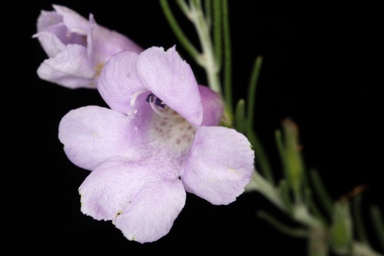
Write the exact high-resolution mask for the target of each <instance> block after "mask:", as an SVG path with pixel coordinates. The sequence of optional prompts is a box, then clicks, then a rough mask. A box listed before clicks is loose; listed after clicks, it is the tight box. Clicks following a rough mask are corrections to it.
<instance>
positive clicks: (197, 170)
mask: <svg viewBox="0 0 384 256" xmlns="http://www.w3.org/2000/svg"><path fill="white" fill-rule="evenodd" d="M253 161H254V152H253V151H252V150H251V145H250V143H249V141H248V140H247V138H246V137H245V136H244V135H242V134H241V133H238V132H237V131H235V130H234V129H229V128H226V127H212V126H210V127H205V126H203V127H199V128H198V129H197V132H196V135H195V141H194V143H193V145H192V148H191V151H190V155H189V158H188V159H187V161H186V163H185V164H184V166H183V175H182V181H183V183H184V187H185V189H186V191H187V192H190V193H193V194H195V195H197V196H199V197H201V198H204V199H205V200H207V201H209V202H210V203H212V204H216V205H217V204H229V203H231V202H233V201H234V200H236V197H238V196H239V195H240V194H241V193H242V192H243V191H244V187H245V185H247V184H248V183H249V181H250V180H251V176H252V172H253V169H254V165H253Z"/></svg>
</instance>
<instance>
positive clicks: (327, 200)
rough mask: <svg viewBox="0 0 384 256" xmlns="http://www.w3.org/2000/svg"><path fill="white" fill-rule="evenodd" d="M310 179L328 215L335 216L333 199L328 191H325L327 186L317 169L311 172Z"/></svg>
mask: <svg viewBox="0 0 384 256" xmlns="http://www.w3.org/2000/svg"><path fill="white" fill-rule="evenodd" d="M310 177H311V181H312V184H313V188H314V191H315V193H316V196H317V197H318V198H319V201H320V203H321V204H322V206H323V207H324V209H325V211H326V213H327V214H328V215H329V216H332V214H333V203H332V199H331V197H330V196H329V194H328V191H327V190H326V189H325V186H324V184H323V182H322V180H321V178H320V175H319V174H318V173H317V171H316V170H315V169H312V170H311V171H310Z"/></svg>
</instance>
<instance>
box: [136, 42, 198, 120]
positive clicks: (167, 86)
mask: <svg viewBox="0 0 384 256" xmlns="http://www.w3.org/2000/svg"><path fill="white" fill-rule="evenodd" d="M137 75H138V78H139V79H140V81H141V82H142V84H143V86H145V87H146V88H148V90H149V91H151V92H152V93H154V94H155V95H156V96H157V97H159V98H160V99H161V100H162V101H163V102H165V103H166V104H167V105H168V106H169V107H170V108H172V109H173V110H175V111H176V112H178V113H179V114H180V115H181V116H183V117H184V118H185V119H186V120H188V122H190V123H192V124H193V125H200V124H201V123H202V120H203V107H202V104H201V99H200V93H199V89H198V85H197V82H196V79H195V76H194V74H193V72H192V69H191V67H190V66H189V64H188V63H186V62H185V61H184V60H182V59H181V57H180V55H179V54H178V53H177V52H176V50H175V47H172V48H170V49H168V50H167V51H164V49H163V48H162V47H151V48H148V49H147V50H145V51H143V52H142V53H141V54H140V55H139V58H138V60H137Z"/></svg>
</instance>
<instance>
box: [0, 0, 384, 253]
mask: <svg viewBox="0 0 384 256" xmlns="http://www.w3.org/2000/svg"><path fill="white" fill-rule="evenodd" d="M378 3H379V1H364V2H361V3H358V4H357V3H350V2H349V1H333V2H332V4H322V3H317V4H316V3H314V2H312V1H290V3H289V4H288V3H276V2H274V3H272V1H234V0H229V6H230V22H231V33H232V47H233V67H234V69H233V81H234V95H235V98H236V99H238V98H240V97H247V94H246V89H247V86H248V81H249V76H250V71H251V67H252V64H253V61H254V58H255V57H256V56H258V55H262V56H263V58H264V62H263V66H262V72H261V77H260V80H259V86H258V89H257V96H256V110H255V112H256V116H255V127H256V131H257V133H258V135H259V137H260V138H261V140H262V142H263V143H264V144H265V147H266V150H267V153H268V155H269V156H270V158H271V161H272V163H273V167H274V168H275V169H276V176H278V177H280V175H281V172H280V163H279V160H278V157H277V152H276V149H275V145H274V138H273V134H274V131H275V129H278V128H279V127H280V122H281V120H282V119H283V118H286V117H291V118H292V119H293V120H294V121H295V122H296V123H297V124H298V125H299V127H300V134H301V142H302V144H303V146H304V148H303V149H304V151H303V152H304V156H305V161H306V165H307V166H309V167H316V168H317V169H318V170H319V172H320V175H321V177H322V178H323V180H324V181H325V183H326V185H327V188H328V189H329V191H330V193H331V195H332V198H333V199H335V200H336V199H338V198H339V197H341V196H342V195H344V194H346V193H348V192H349V191H351V190H352V189H353V188H355V187H356V186H358V185H361V184H366V185H367V186H368V189H367V190H366V191H365V192H364V201H363V202H364V208H363V211H364V214H367V213H368V206H369V205H371V204H377V205H380V206H381V209H382V210H384V209H383V204H382V200H383V199H382V195H383V188H382V183H383V179H382V176H383V175H382V174H383V171H384V169H383V165H382V158H383V156H382V155H383V150H382V148H383V142H384V140H383V133H382V131H383V128H384V126H383V124H382V123H381V121H382V120H381V119H382V117H383V107H382V101H383V96H384V94H383V85H384V84H383V75H382V74H383V73H382V72H383V69H382V59H383V41H382V40H381V39H380V35H381V34H382V28H383V26H382V24H380V22H379V20H380V16H381V15H382V12H381V10H382V9H380V8H379V5H378ZM51 4H61V5H65V6H67V7H69V8H71V9H73V10H75V11H77V12H78V13H80V14H81V15H83V16H84V17H88V14H89V13H90V12H91V13H93V14H94V16H95V19H96V22H97V23H99V24H101V25H103V26H106V27H108V28H110V29H114V30H117V31H119V32H121V33H123V34H125V35H127V36H128V37H130V38H131V39H133V40H134V41H136V42H137V43H138V44H139V45H141V46H142V47H143V48H146V47H150V46H163V47H164V48H169V47H171V46H173V45H176V47H177V49H178V50H179V52H180V53H181V54H182V55H183V56H184V57H185V59H186V60H187V61H188V62H189V63H190V64H191V65H192V67H193V69H194V70H195V74H196V76H197V77H198V79H199V80H200V81H202V82H203V83H204V81H205V77H204V73H203V72H202V70H201V69H200V68H199V67H197V66H196V65H195V64H194V63H193V62H192V61H191V60H190V59H189V57H188V55H187V54H186V53H185V51H184V49H183V48H182V47H181V46H180V45H179V43H178V41H177V40H176V38H175V36H174V35H173V33H172V31H171V29H170V27H169V26H168V24H167V22H166V20H165V18H164V16H163V13H162V11H161V8H160V6H159V4H158V2H157V1H149V0H146V1H126V2H122V1H115V0H110V1H98V2H96V1H90V0H89V1H54V2H51V1H33V4H32V3H29V2H25V3H23V2H20V1H17V2H16V1H15V2H7V3H6V4H4V5H3V6H2V11H1V23H2V40H1V42H2V46H3V47H2V67H3V68H2V72H1V75H2V78H3V79H2V82H1V84H2V89H3V90H2V91H3V93H2V99H3V100H2V106H3V108H2V110H3V117H4V119H3V120H5V121H4V123H3V125H2V126H3V131H4V133H3V136H4V138H3V140H4V141H5V142H7V143H6V144H5V146H4V148H5V152H6V154H5V158H4V159H3V161H4V162H5V163H7V165H6V166H7V167H4V171H3V172H4V174H6V175H5V176H4V178H3V179H4V180H3V182H2V183H3V189H4V188H5V189H6V192H4V197H3V198H4V201H3V209H4V212H6V218H5V224H6V225H7V226H10V227H11V230H10V232H9V234H8V236H7V238H10V239H11V240H12V241H17V242H18V244H19V246H16V247H14V249H15V250H17V249H27V250H29V251H33V252H44V251H50V252H52V253H56V252H64V251H68V252H93V251H97V252H111V253H114V252H123V253H125V254H126V255H137V254H155V253H168V252H178V253H210V252H215V253H217V254H220V253H228V252H230V251H234V253H238V254H243V253H246V252H247V253H250V254H252V255H274V254H279V253H282V252H287V251H288V252H289V253H290V254H291V255H306V249H305V246H306V242H305V241H304V240H300V239H295V238H290V237H287V236H285V235H282V234H281V233H279V232H278V231H276V230H275V229H273V228H271V227H270V226H269V225H268V224H267V223H265V222H264V221H262V220H260V219H258V218H257V217H256V216H255V212H256V211H257V210H260V209H262V210H266V211H269V212H271V213H273V214H275V215H276V216H278V217H279V218H282V219H283V220H286V219H285V218H284V216H283V215H282V214H281V213H280V212H279V211H278V210H276V209H275V208H274V207H273V206H272V205H271V204H270V203H269V202H268V201H267V200H266V199H265V198H264V197H262V196H261V195H260V194H258V193H249V194H246V195H242V196H240V197H239V198H238V200H237V201H236V202H234V203H232V204H231V205H229V206H213V205H210V204H209V203H207V202H205V201H204V200H202V199H200V198H197V197H196V196H194V195H190V194H188V197H187V202H186V206H185V208H184V209H183V211H182V212H181V214H180V215H179V217H178V218H177V219H176V221H175V223H174V226H173V228H172V230H171V231H170V233H169V234H168V235H167V236H165V237H163V238H162V239H160V240H159V241H157V242H154V243H149V244H143V245H142V244H138V243H136V242H130V241H128V240H126V239H125V238H124V237H123V235H122V234H121V232H120V231H119V230H118V229H116V228H114V226H113V225H112V224H111V223H110V222H101V221H96V220H93V219H92V218H90V217H87V216H85V215H83V214H81V212H80V203H79V195H78V192H77V188H78V187H79V185H80V184H81V183H82V181H83V180H84V179H85V177H86V176H87V175H88V171H85V170H81V169H79V168H76V167H75V166H74V165H73V164H71V163H70V162H69V160H68V159H67V158H66V157H65V155H64V153H63V150H62V146H61V144H60V143H59V141H58V138H57V126H58V123H59V121H60V118H61V117H62V116H63V115H64V114H65V113H67V112H68V111H69V110H71V109H74V108H77V107H80V106H85V105H90V104H97V105H103V104H104V102H102V100H101V99H100V97H99V95H98V94H97V92H96V91H91V90H87V89H78V90H70V89H67V88H64V87H60V86H57V85H54V84H51V83H48V82H46V81H42V80H40V79H39V78H38V77H37V75H36V69H37V67H38V66H39V64H40V63H41V62H42V61H43V60H44V59H45V58H46V55H45V53H44V52H43V50H42V48H41V47H40V45H39V44H38V41H37V40H36V39H32V35H33V34H34V33H35V32H36V20H37V17H38V15H39V13H40V10H42V9H44V10H52V7H51ZM177 16H178V17H179V18H180V19H181V24H183V26H184V27H185V29H186V31H187V32H186V33H188V34H189V35H190V38H191V40H192V41H194V42H197V40H196V37H195V33H194V30H193V29H192V26H191V25H190V24H189V23H188V21H186V20H185V19H184V17H182V16H181V15H177ZM186 104H187V103H186ZM3 145H4V144H3ZM256 161H257V156H256ZM380 194H381V196H380ZM8 200H9V201H10V202H9V203H8ZM288 223H289V222H288ZM368 228H370V227H368ZM369 232H370V235H371V229H369ZM374 246H377V244H376V243H375V242H374Z"/></svg>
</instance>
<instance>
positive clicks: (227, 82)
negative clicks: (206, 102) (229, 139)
mask: <svg viewBox="0 0 384 256" xmlns="http://www.w3.org/2000/svg"><path fill="white" fill-rule="evenodd" d="M216 1H217V0H216ZM222 8H223V14H222V21H223V44H224V45H223V47H224V69H223V72H224V73H223V85H224V88H223V91H224V100H225V103H226V106H227V109H228V111H229V113H230V115H231V114H232V113H233V105H232V104H233V101H232V95H233V92H232V49H231V48H232V46H231V31H230V26H229V8H228V0H223V2H222Z"/></svg>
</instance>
